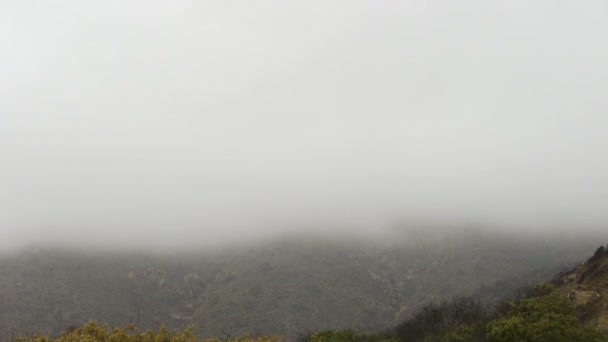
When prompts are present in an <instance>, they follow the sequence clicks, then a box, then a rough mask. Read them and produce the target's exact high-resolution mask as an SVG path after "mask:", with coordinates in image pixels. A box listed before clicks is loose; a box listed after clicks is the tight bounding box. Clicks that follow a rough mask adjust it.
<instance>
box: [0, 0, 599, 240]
mask: <svg viewBox="0 0 608 342" xmlns="http://www.w3.org/2000/svg"><path fill="white" fill-rule="evenodd" d="M0 207H1V209H0V245H4V246H7V245H22V244H26V243H31V242H32V241H37V242H44V241H51V242H53V241H74V242H79V241H83V239H86V241H89V242H91V241H95V242H96V243H99V244H105V243H114V244H116V243H119V242H120V241H122V242H123V243H124V241H127V242H130V241H139V242H141V243H144V244H147V243H157V244H158V243H163V244H181V243H186V242H188V243H192V242H194V241H196V243H198V242H200V243H213V242H215V241H220V240H221V241H230V240H232V239H237V238H238V239H250V238H253V237H254V236H264V235H267V234H273V233H276V232H277V231H282V230H290V229H291V230H293V229H302V227H316V228H315V229H327V230H331V229H334V227H337V226H342V227H345V226H348V227H354V228H353V229H376V228H377V227H379V226H381V225H384V224H387V222H391V221H393V220H398V219H402V218H408V217H414V216H415V217H418V218H421V217H422V218H424V217H427V218H429V219H437V218H438V217H439V218H442V219H444V220H448V221H449V220H454V222H467V221H480V222H486V223H492V224H496V225H519V226H526V227H539V226H545V227H547V226H548V227H551V226H552V225H563V224H566V225H577V227H583V226H593V225H603V224H608V3H607V2H606V1H604V0H601V1H556V0H547V1H518V0H509V1H481V0H468V1H458V2H448V1H418V0H415V1H379V0H370V1H360V0H347V1H346V0H344V1H327V0H322V1H310V0H307V1H271V0H266V1H257V0H246V1H245V0H243V1H232V0H224V1H206V0H179V1H118V0H114V1H109V0H104V1H101V0H99V1H93V0H91V1H60V0H56V1H33V0H1V1H0ZM607 226H608V225H607Z"/></svg>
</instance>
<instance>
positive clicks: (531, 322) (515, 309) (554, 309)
mask: <svg viewBox="0 0 608 342" xmlns="http://www.w3.org/2000/svg"><path fill="white" fill-rule="evenodd" d="M537 287H538V293H541V295H539V296H536V297H531V298H527V299H522V300H521V301H520V302H519V303H517V304H515V303H514V304H512V305H511V308H510V309H509V311H508V312H507V313H506V314H504V315H502V316H500V317H499V318H497V319H495V320H493V321H492V322H490V323H488V324H487V330H488V337H489V338H490V339H491V340H493V341H496V342H508V341H521V342H545V341H546V342H560V341H563V342H577V341H580V342H592V341H608V339H606V337H605V336H603V335H601V334H600V333H599V332H597V331H596V330H594V329H591V328H588V327H582V326H581V325H580V323H579V321H578V319H577V318H576V316H575V315H574V312H573V309H572V306H571V304H570V303H569V302H568V301H567V300H566V299H565V298H563V297H562V296H561V295H560V294H559V293H558V291H557V290H556V289H555V287H554V286H553V285H549V284H542V285H538V286H537Z"/></svg>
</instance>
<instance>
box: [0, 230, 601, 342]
mask: <svg viewBox="0 0 608 342" xmlns="http://www.w3.org/2000/svg"><path fill="white" fill-rule="evenodd" d="M593 240H594V238H589V239H588V240H577V241H574V242H572V241H570V242H566V240H565V239H564V240H561V239H558V238H555V239H543V241H541V240H540V239H534V238H530V237H519V238H516V237H513V236H508V235H497V234H483V233H480V232H478V231H469V232H462V231H457V232H452V233H446V234H436V235H431V234H426V233H424V232H422V231H418V232H409V233H408V234H404V235H403V236H396V237H395V238H394V239H392V241H391V243H372V242H363V241H358V240H355V239H352V240H348V241H345V240H344V239H343V240H342V241H338V240H331V239H329V240H322V239H315V238H305V237H292V238H286V239H282V240H276V241H273V242H267V243H264V244H260V245H255V246H250V247H248V248H242V249H239V250H238V251H236V250H230V251H223V252H217V253H202V252H194V251H190V252H181V253H177V254H173V255H160V254H153V253H151V254H142V253H116V252H115V253H103V252H91V251H89V252H83V251H80V252H76V251H66V250H56V249H38V250H27V251H23V252H21V253H18V254H14V255H8V256H4V257H2V258H1V259H0V274H1V275H2V278H1V279H2V280H1V281H0V336H1V337H3V338H7V337H8V338H10V337H11V336H15V335H18V334H21V333H29V334H31V333H34V332H43V333H46V334H49V335H57V334H58V333H59V332H61V331H63V330H64V329H65V328H66V327H68V326H70V325H80V324H82V323H84V322H86V321H88V320H90V319H93V320H95V321H97V322H100V323H104V322H107V323H109V324H110V325H112V326H124V325H127V324H129V323H137V325H138V326H139V327H141V328H154V329H157V328H159V327H160V325H162V324H167V326H168V327H169V328H170V329H183V328H185V327H187V326H189V325H193V324H194V325H196V326H197V333H199V334H201V335H203V336H218V335H221V334H222V332H223V331H231V332H232V333H233V334H240V333H243V332H250V333H268V334H280V335H283V336H289V335H293V334H296V333H299V332H306V331H311V330H318V329H327V328H332V329H343V328H355V329H367V330H378V329H383V328H386V327H390V326H394V325H395V324H396V323H398V322H400V321H401V320H403V319H404V318H407V317H409V315H411V314H412V313H414V312H415V311H416V310H418V309H419V308H420V307H422V306H423V305H424V304H426V303H428V302H430V301H437V300H442V299H449V298H452V297H454V296H462V295H472V294H476V295H479V296H481V298H483V299H484V300H487V301H492V300H497V299H500V298H504V297H506V296H507V295H508V292H509V291H511V290H514V289H516V288H518V287H520V286H522V285H525V284H527V283H532V282H538V281H542V280H547V279H549V278H550V277H551V276H552V275H553V274H554V273H556V272H557V271H559V270H561V269H563V268H564V267H568V266H570V265H572V262H573V261H577V260H581V259H584V258H585V257H587V254H588V251H589V250H590V249H591V248H590V246H593V245H594V244H595V243H594V241H593Z"/></svg>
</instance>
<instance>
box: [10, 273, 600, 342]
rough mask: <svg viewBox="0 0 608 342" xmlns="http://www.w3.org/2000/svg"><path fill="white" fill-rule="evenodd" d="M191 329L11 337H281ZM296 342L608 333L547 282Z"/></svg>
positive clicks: (595, 338)
mask: <svg viewBox="0 0 608 342" xmlns="http://www.w3.org/2000/svg"><path fill="white" fill-rule="evenodd" d="M193 331H194V329H193V328H190V329H186V330H185V331H182V332H178V333H170V332H168V331H167V329H166V328H164V327H163V328H161V329H160V330H159V331H158V332H155V331H150V330H148V331H141V330H138V329H137V328H135V326H129V327H126V328H120V329H109V328H108V326H100V325H98V324H96V323H94V322H89V323H87V324H86V325H84V327H82V328H80V329H75V330H73V331H68V332H65V333H64V334H62V335H61V336H60V337H58V338H50V337H45V336H36V337H33V338H19V339H17V340H16V342H98V341H101V342H220V341H225V342H228V341H231V342H282V341H284V340H283V339H282V338H280V337H249V336H243V337H236V338H229V337H225V338H221V339H220V338H211V339H202V338H199V337H197V336H196V335H195V334H194V332H193ZM299 340H300V342H397V341H405V342H417V341H423V342H468V341H491V342H510V341H518V342H545V341H546V342H549V341H551V342H560V341H563V342H608V336H605V335H602V334H601V333H599V332H598V331H596V330H594V329H592V328H590V327H585V326H581V324H580V322H579V320H578V319H577V318H576V316H575V314H574V310H573V308H572V305H571V303H570V302H568V300H567V299H566V298H564V297H562V296H561V295H560V294H559V292H558V291H557V289H556V288H555V287H554V286H553V285H550V284H541V285H537V286H535V287H530V288H527V289H524V290H523V291H521V293H520V297H518V298H516V300H515V301H513V302H508V303H505V304H504V305H503V306H502V307H500V306H499V308H498V310H497V311H494V312H492V313H490V312H489V310H488V309H487V308H485V307H483V306H482V305H481V304H480V303H479V301H477V300H474V299H472V298H460V299H454V300H452V301H450V302H444V303H442V304H430V305H427V306H425V307H424V308H423V309H422V310H420V311H419V312H418V313H417V314H416V315H414V316H413V317H412V318H411V319H409V320H407V321H405V322H403V323H402V324H400V325H399V326H397V327H396V328H395V329H393V330H392V331H390V332H389V333H382V334H372V335H368V334H365V333H358V332H355V331H353V330H324V331H319V332H315V333H311V334H308V335H304V336H301V337H300V339H299Z"/></svg>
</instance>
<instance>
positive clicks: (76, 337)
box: [15, 322, 283, 342]
mask: <svg viewBox="0 0 608 342" xmlns="http://www.w3.org/2000/svg"><path fill="white" fill-rule="evenodd" d="M193 330H194V329H193V328H189V329H186V330H184V331H182V332H178V333H170V332H169V331H168V330H167V329H166V328H165V327H162V328H161V329H160V330H159V331H157V332H156V331H151V330H147V331H141V330H138V329H137V328H135V327H134V326H129V327H126V328H117V329H109V328H108V326H107V325H106V326H101V325H98V324H97V323H95V322H89V323H87V324H85V325H84V327H82V328H80V329H75V330H74V331H71V332H65V333H63V334H62V335H61V336H60V337H59V338H56V339H55V338H50V337H47V336H35V337H33V338H27V337H21V338H18V339H16V341H15V342H228V341H230V342H282V341H283V339H281V338H279V337H272V336H269V337H256V338H254V337H249V336H242V337H235V338H229V337H226V338H222V339H220V338H209V339H202V338H199V337H197V336H196V335H195V334H194V332H193Z"/></svg>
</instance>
